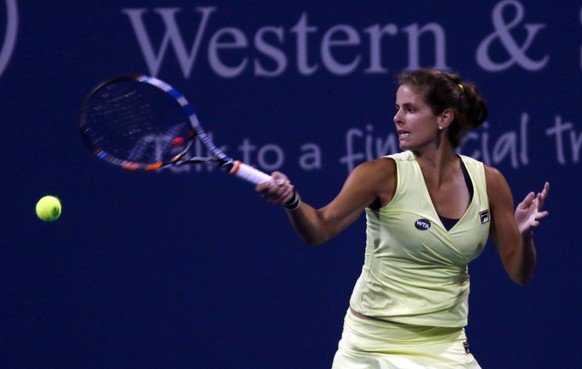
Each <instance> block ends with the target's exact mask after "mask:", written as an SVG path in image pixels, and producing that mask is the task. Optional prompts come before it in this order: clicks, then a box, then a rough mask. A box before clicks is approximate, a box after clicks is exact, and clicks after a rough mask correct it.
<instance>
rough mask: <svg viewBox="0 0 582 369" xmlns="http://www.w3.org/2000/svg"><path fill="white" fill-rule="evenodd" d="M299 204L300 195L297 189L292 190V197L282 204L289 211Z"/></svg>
mask: <svg viewBox="0 0 582 369" xmlns="http://www.w3.org/2000/svg"><path fill="white" fill-rule="evenodd" d="M299 205H301V197H299V194H298V193H297V191H293V197H291V199H290V200H289V201H287V202H286V203H284V204H283V206H284V207H285V209H287V210H289V211H293V210H296V209H297V208H298V207H299Z"/></svg>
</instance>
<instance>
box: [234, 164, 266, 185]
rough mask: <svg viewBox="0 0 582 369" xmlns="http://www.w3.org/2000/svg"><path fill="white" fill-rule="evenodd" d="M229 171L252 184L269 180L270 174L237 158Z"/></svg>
mask: <svg viewBox="0 0 582 369" xmlns="http://www.w3.org/2000/svg"><path fill="white" fill-rule="evenodd" d="M229 173H230V174H232V175H234V176H237V177H239V178H241V179H244V180H245V181H247V182H250V183H253V184H259V183H263V182H267V181H270V180H271V176H270V175H268V174H267V173H264V172H261V171H260V170H258V169H255V168H253V167H251V166H250V165H247V164H245V163H243V162H242V161H239V160H236V161H234V162H233V163H232V168H231V169H230V171H229Z"/></svg>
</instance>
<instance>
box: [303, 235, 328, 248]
mask: <svg viewBox="0 0 582 369" xmlns="http://www.w3.org/2000/svg"><path fill="white" fill-rule="evenodd" d="M301 240H302V241H303V242H304V243H305V244H306V245H307V246H320V245H323V244H324V243H325V242H326V241H327V238H324V237H309V236H302V237H301Z"/></svg>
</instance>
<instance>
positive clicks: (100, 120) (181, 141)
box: [82, 80, 192, 167]
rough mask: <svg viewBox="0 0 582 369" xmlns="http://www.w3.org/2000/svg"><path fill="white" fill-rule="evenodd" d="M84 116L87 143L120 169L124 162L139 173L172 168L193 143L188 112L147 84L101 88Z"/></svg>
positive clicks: (113, 84)
mask: <svg viewBox="0 0 582 369" xmlns="http://www.w3.org/2000/svg"><path fill="white" fill-rule="evenodd" d="M84 112H85V117H84V122H83V124H82V128H83V133H84V134H85V135H86V136H87V140H86V141H89V142H90V143H91V145H92V146H93V147H92V149H93V150H94V151H98V152H101V155H102V156H106V158H107V157H108V159H109V160H110V161H117V162H116V163H115V164H118V165H119V161H127V162H128V164H127V165H129V166H131V165H134V166H137V167H147V166H151V165H163V164H169V163H173V162H176V161H177V160H179V158H180V157H181V156H182V155H184V153H185V152H187V150H188V148H189V146H190V145H191V142H192V137H191V136H192V133H191V129H192V128H191V126H190V124H189V121H188V116H187V115H186V114H185V113H184V111H183V109H181V108H180V106H178V105H177V104H176V102H175V100H173V99H172V98H171V97H169V96H168V95H167V94H166V93H164V92H163V91H160V90H158V89H157V88H155V87H152V86H150V85H148V84H145V83H140V82H137V81H132V80H118V81H114V82H111V83H109V84H107V85H105V86H102V87H101V88H100V89H98V90H97V91H95V92H94V93H93V94H92V96H91V97H90V98H89V99H88V100H87V102H86V104H85V106H84ZM160 163H161V164H160Z"/></svg>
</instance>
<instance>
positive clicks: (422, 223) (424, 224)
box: [414, 219, 431, 231]
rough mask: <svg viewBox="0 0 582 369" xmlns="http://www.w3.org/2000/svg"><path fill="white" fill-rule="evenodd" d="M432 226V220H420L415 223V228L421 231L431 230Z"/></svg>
mask: <svg viewBox="0 0 582 369" xmlns="http://www.w3.org/2000/svg"><path fill="white" fill-rule="evenodd" d="M430 225H431V224H430V220H428V219H418V220H417V221H416V222H414V226H415V227H416V229H418V230H419V231H426V230H428V229H429V228H430Z"/></svg>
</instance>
